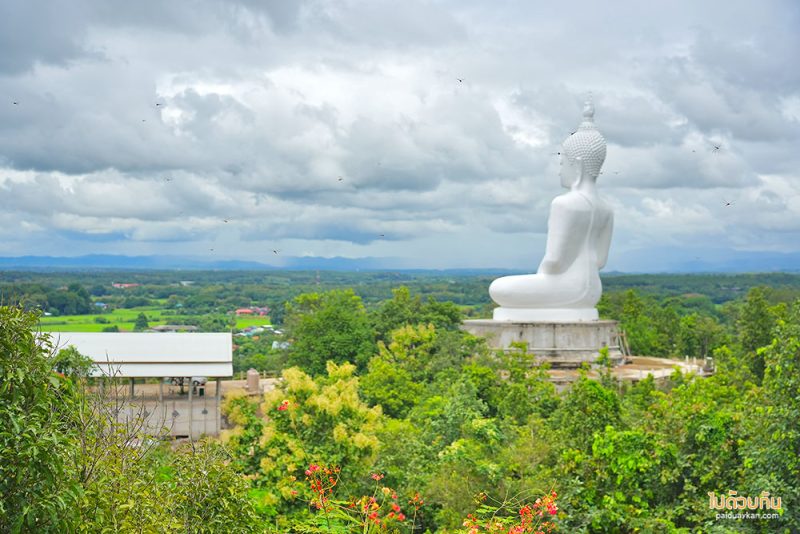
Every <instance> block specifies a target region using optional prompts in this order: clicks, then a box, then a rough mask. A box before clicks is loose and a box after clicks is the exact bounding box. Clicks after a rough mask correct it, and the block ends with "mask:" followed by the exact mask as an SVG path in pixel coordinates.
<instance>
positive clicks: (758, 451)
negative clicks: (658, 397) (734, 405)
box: [744, 301, 800, 532]
mask: <svg viewBox="0 0 800 534" xmlns="http://www.w3.org/2000/svg"><path fill="white" fill-rule="evenodd" d="M759 353H760V356H761V357H763V358H764V361H765V364H766V368H765V373H764V381H763V392H764V395H763V397H762V398H761V399H758V400H759V402H758V403H756V404H755V409H754V410H753V417H752V418H750V419H749V420H748V423H749V424H748V428H749V434H750V437H749V439H748V441H747V446H746V453H745V461H744V463H745V466H751V467H752V468H753V471H754V475H755V476H750V477H749V478H748V480H747V481H746V482H747V486H748V488H749V490H750V493H751V494H754V495H757V494H759V493H760V492H762V491H768V492H770V494H771V495H772V496H774V497H781V499H782V503H783V508H784V512H785V513H784V514H783V517H782V520H781V525H782V526H784V525H785V526H786V527H787V528H788V529H789V531H792V532H795V531H800V510H798V508H797V506H796V505H795V504H796V503H798V502H800V427H798V424H797V422H798V421H800V301H798V302H796V303H795V304H794V306H793V310H792V313H791V315H790V316H789V318H788V319H787V320H785V321H784V320H781V321H779V322H778V325H777V327H776V329H775V336H774V338H773V340H772V342H771V343H770V344H769V345H768V346H767V347H763V348H762V349H759Z"/></svg>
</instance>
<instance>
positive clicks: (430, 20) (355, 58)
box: [0, 0, 800, 269]
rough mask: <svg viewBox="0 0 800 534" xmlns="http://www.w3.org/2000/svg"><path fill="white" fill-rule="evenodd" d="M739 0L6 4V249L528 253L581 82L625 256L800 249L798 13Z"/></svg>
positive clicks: (573, 120) (524, 256)
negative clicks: (662, 1) (664, 3)
mask: <svg viewBox="0 0 800 534" xmlns="http://www.w3.org/2000/svg"><path fill="white" fill-rule="evenodd" d="M736 4H737V5H736V6H734V7H730V5H729V3H721V2H710V3H703V4H697V3H691V2H677V3H672V4H670V6H669V7H658V6H652V5H649V4H648V5H644V4H641V3H639V2H633V1H626V2H622V3H615V4H596V3H590V2H578V1H576V2H569V3H568V4H567V5H562V6H559V7H556V6H554V5H547V4H535V3H530V2H521V1H520V2H504V3H502V4H497V5H488V4H485V3H482V2H473V1H467V2H455V1H449V0H441V1H422V0H419V1H412V2H406V3H403V4H398V3H393V2H388V1H379V2H374V1H367V0H347V1H345V2H331V1H328V0H307V1H302V2H300V1H298V2H281V1H279V0H270V1H268V2H260V1H258V2H257V1H254V0H237V1H234V0H231V1H227V2H220V1H218V0H199V1H193V2H181V1H176V2H170V3H168V4H163V3H160V2H153V1H151V0H148V1H145V2H140V3H129V4H126V5H125V6H122V7H119V8H114V9H111V8H110V7H109V6H108V4H107V3H105V2H100V1H96V0H76V1H75V2H74V6H73V7H72V9H71V10H70V12H69V13H68V14H66V15H64V16H60V14H59V13H58V11H57V10H56V9H55V8H54V7H53V6H52V5H50V4H46V3H41V4H40V3H35V5H34V4H31V3H30V2H23V1H21V0H15V1H12V2H11V3H5V4H4V7H3V8H0V45H4V46H0V48H2V49H3V50H5V51H10V52H9V53H5V54H3V57H2V59H0V95H6V98H5V101H3V102H0V195H1V196H0V224H1V225H2V229H0V236H2V237H3V243H4V244H3V246H2V247H0V254H3V255H24V254H31V253H36V254H51V255H69V254H78V253H128V254H135V253H182V254H205V253H207V252H208V250H209V249H210V248H214V249H215V251H218V252H219V253H220V254H225V255H227V257H231V258H242V259H262V260H266V259H271V260H274V259H275V258H270V257H269V255H270V254H271V250H272V247H279V248H281V250H282V254H283V255H286V256H289V255H302V254H307V253H309V252H310V251H311V252H313V253H316V254H319V255H326V256H335V255H344V256H347V255H350V256H385V257H392V258H398V260H397V261H400V262H405V265H406V266H420V267H424V266H435V267H448V266H449V267H468V266H496V267H525V268H531V269H532V268H535V265H536V261H538V258H539V257H540V256H541V254H542V253H543V242H544V235H545V231H546V220H547V211H548V206H549V202H550V201H551V199H552V198H553V196H555V195H556V194H558V193H559V191H560V189H559V186H558V178H557V169H558V158H557V156H554V155H553V153H555V152H557V151H558V148H559V145H560V143H561V142H562V141H563V139H564V138H565V137H566V136H567V135H568V134H569V132H570V131H572V129H574V128H575V127H576V126H577V124H578V123H579V122H580V105H581V100H582V99H583V97H584V95H585V94H586V92H587V91H592V92H593V93H594V100H595V103H596V108H597V113H596V120H597V123H598V126H599V128H600V129H601V131H602V132H603V133H604V134H605V136H606V138H607V139H608V142H609V150H608V158H607V162H606V165H605V167H604V174H603V175H602V176H601V177H600V187H601V192H602V193H603V194H604V195H606V196H607V197H608V198H609V200H610V201H611V202H612V203H613V205H614V206H615V209H616V211H617V215H616V217H617V232H616V234H615V237H614V244H613V246H612V262H611V263H612V264H613V265H614V267H615V268H620V269H624V268H625V265H626V263H625V262H626V259H625V258H626V257H627V256H626V252H627V251H630V250H633V249H636V248H642V247H650V248H652V249H653V250H655V251H657V250H658V249H659V247H668V246H673V247H680V246H681V245H682V244H685V245H686V246H687V247H703V246H710V245H713V246H724V247H729V248H731V249H737V250H745V249H747V250H753V251H757V250H759V248H758V247H760V246H763V247H764V249H765V250H782V251H787V252H797V251H798V250H799V249H800V227H798V223H797V222H796V221H798V220H800V217H798V216H799V215H800V206H798V202H800V201H798V200H797V199H798V198H800V190H798V186H797V183H798V175H797V174H796V173H797V168H799V166H800V155H798V153H797V151H796V149H795V147H796V146H797V143H798V141H800V120H799V119H798V117H800V111H798V110H800V106H798V101H799V100H798V99H799V98H800V97H798V93H797V86H798V82H800V78H798V76H800V75H798V72H797V70H796V69H791V68H787V65H792V64H794V63H795V62H796V60H797V52H798V43H800V37H798V34H797V32H796V28H797V23H798V22H800V20H799V19H800V16H798V9H797V7H796V6H795V5H794V4H792V3H790V2H782V1H774V2H768V3H766V4H764V5H762V4H759V5H754V4H751V3H748V2H737V3H736ZM734 12H735V13H736V15H735V16H734V15H733V14H732V13H734ZM34 13H36V16H34V15H33V14H34ZM608 20H611V21H613V24H606V23H603V22H601V21H608ZM13 102H17V104H13ZM715 145H716V146H720V149H715V148H714V146H715ZM723 200H725V201H727V200H734V204H733V205H730V206H725V203H724V202H723ZM11 226H13V228H14V230H13V231H10V230H8V229H9V227H11ZM212 244H213V247H212ZM673 250H674V249H673ZM655 253H656V254H657V252H655ZM671 253H672V252H671Z"/></svg>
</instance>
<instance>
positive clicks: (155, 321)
mask: <svg viewBox="0 0 800 534" xmlns="http://www.w3.org/2000/svg"><path fill="white" fill-rule="evenodd" d="M142 312H144V314H145V315H146V316H147V323H148V324H149V325H150V326H157V325H163V324H185V323H184V320H185V318H183V317H179V316H175V315H168V316H163V315H162V314H164V313H165V312H166V310H163V309H162V308H155V307H141V308H131V309H121V308H120V309H116V310H113V311H111V312H109V313H98V314H88V315H61V316H57V317H54V316H46V317H41V319H40V321H39V326H40V328H41V330H42V332H102V331H103V329H104V328H108V327H110V326H117V328H119V331H120V332H133V326H134V324H135V323H136V317H137V316H138V315H139V314H140V313H142ZM98 317H99V318H100V319H99V320H101V321H108V322H102V323H99V322H97V318H98ZM269 323H270V321H269V317H237V318H236V328H239V329H242V328H247V327H248V326H263V325H266V324H269Z"/></svg>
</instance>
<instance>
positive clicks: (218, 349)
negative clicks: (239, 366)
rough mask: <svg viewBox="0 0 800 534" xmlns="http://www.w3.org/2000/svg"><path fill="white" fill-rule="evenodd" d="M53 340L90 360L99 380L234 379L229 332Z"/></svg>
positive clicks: (60, 336)
mask: <svg viewBox="0 0 800 534" xmlns="http://www.w3.org/2000/svg"><path fill="white" fill-rule="evenodd" d="M50 336H51V339H52V340H53V343H54V344H55V345H56V346H57V347H58V348H59V349H62V348H66V347H68V346H70V345H74V346H75V348H76V349H78V352H80V353H81V354H83V355H84V356H86V357H88V358H90V359H91V360H92V361H93V362H94V364H95V370H94V374H95V375H96V376H99V375H101V374H105V375H109V376H111V375H113V376H118V377H130V378H139V377H171V376H175V377H179V376H207V377H215V376H232V375H233V363H232V360H233V341H232V337H231V334H230V333H229V332H226V333H161V332H102V333H97V332H53V333H52V334H50Z"/></svg>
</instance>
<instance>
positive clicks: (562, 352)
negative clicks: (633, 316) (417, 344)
mask: <svg viewBox="0 0 800 534" xmlns="http://www.w3.org/2000/svg"><path fill="white" fill-rule="evenodd" d="M461 328H462V329H464V330H466V331H467V332H469V333H470V334H473V335H476V336H483V337H486V338H487V341H488V343H489V346H490V347H492V348H493V349H508V348H509V347H510V346H511V343H526V344H527V345H528V352H532V353H533V354H535V355H536V356H537V357H538V358H541V359H542V360H544V361H546V362H549V363H550V365H551V366H552V367H554V368H570V367H580V365H581V364H582V363H584V362H588V363H592V362H594V360H595V359H596V358H597V356H598V355H599V351H600V349H601V348H602V347H608V353H609V356H610V357H611V361H612V363H613V364H614V365H616V364H619V363H621V362H622V360H623V359H624V357H623V354H622V350H621V348H620V338H619V330H618V328H617V321H580V322H535V323H534V322H511V321H493V320H489V319H478V320H472V321H464V323H463V325H462V327H461Z"/></svg>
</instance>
